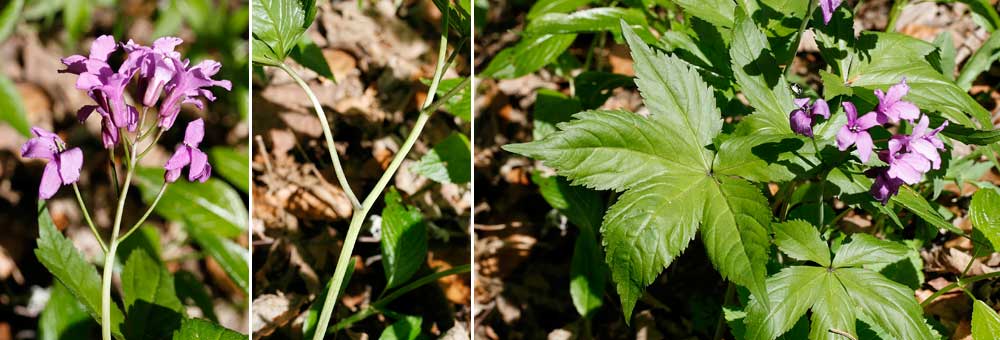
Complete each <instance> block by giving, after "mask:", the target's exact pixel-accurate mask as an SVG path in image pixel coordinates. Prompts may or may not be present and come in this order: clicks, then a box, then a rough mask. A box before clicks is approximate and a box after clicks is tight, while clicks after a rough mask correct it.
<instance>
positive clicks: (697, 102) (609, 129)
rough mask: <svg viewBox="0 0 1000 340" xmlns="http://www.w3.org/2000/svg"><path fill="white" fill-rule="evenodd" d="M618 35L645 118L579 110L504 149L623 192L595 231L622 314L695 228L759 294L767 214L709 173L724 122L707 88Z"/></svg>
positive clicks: (629, 36)
mask: <svg viewBox="0 0 1000 340" xmlns="http://www.w3.org/2000/svg"><path fill="white" fill-rule="evenodd" d="M622 33H623V35H624V36H625V39H626V41H628V43H629V45H630V47H631V49H632V55H633V59H634V60H635V63H634V67H635V70H636V74H637V75H638V78H637V79H636V85H637V86H638V87H639V90H640V92H641V93H642V96H643V98H644V103H645V104H646V106H647V107H648V108H649V110H650V112H651V114H650V116H649V117H643V116H640V115H637V114H634V113H630V112H624V111H585V112H581V113H578V114H576V115H574V118H575V119H573V120H571V121H568V122H565V123H561V124H559V125H558V129H559V131H557V132H555V133H552V134H551V135H548V136H547V137H545V138H544V139H542V140H538V141H535V142H532V143H527V144H512V145H507V146H505V147H504V148H505V149H506V150H508V151H511V152H515V153H520V154H523V155H527V156H530V157H533V158H536V159H539V160H542V161H543V162H544V163H545V164H546V165H548V166H550V167H553V168H555V169H556V171H557V173H559V174H560V175H563V176H566V177H567V178H569V179H570V180H571V181H572V182H573V183H574V184H576V185H583V186H586V187H589V188H593V189H601V190H608V189H610V190H616V191H624V193H623V194H622V195H621V197H619V199H618V201H617V202H616V203H615V204H614V205H613V206H612V207H611V208H609V210H608V211H607V214H606V215H605V217H604V223H603V224H602V227H601V233H602V234H603V238H602V240H603V243H604V247H605V251H606V262H607V263H608V265H609V267H610V269H611V273H612V278H613V280H614V281H615V283H616V286H617V288H618V293H619V295H620V297H621V301H622V306H623V311H624V312H625V315H626V318H629V317H630V315H631V312H632V309H633V307H634V306H635V302H636V301H637V300H638V298H639V297H640V296H641V294H642V290H643V289H644V288H645V287H646V286H647V285H649V284H650V283H652V281H653V280H654V279H655V278H656V276H658V275H659V273H660V272H661V271H662V270H663V268H665V267H666V266H667V265H669V264H670V262H671V261H672V260H673V259H674V258H675V257H676V256H677V255H678V254H680V252H681V251H683V250H684V249H685V248H686V247H687V244H688V242H690V240H691V239H693V238H694V235H695V233H696V232H697V231H698V230H699V226H701V233H702V239H703V240H704V243H705V245H706V250H707V251H708V254H709V258H710V259H711V260H712V263H713V265H714V266H715V267H716V268H717V269H719V271H720V272H721V273H722V275H723V277H725V278H728V279H730V280H732V281H733V282H735V283H737V284H740V285H743V286H746V287H748V288H749V289H750V291H751V292H752V293H753V294H755V295H764V294H765V293H766V290H765V288H764V280H765V277H766V270H765V268H764V264H765V263H766V262H767V258H768V255H767V252H768V247H769V240H768V236H767V234H768V229H769V223H770V216H771V215H770V211H769V209H768V207H767V200H766V199H765V198H764V196H763V194H761V193H760V191H759V189H757V188H756V187H755V186H753V185H752V184H750V183H749V182H746V181H745V180H742V179H737V178H731V177H728V176H713V174H712V164H713V157H714V155H713V153H712V151H710V150H709V149H708V148H707V147H706V146H708V145H710V144H712V139H713V138H714V137H715V136H716V135H717V134H718V133H719V131H720V130H721V127H722V120H721V113H720V112H719V110H718V109H717V108H716V107H715V99H714V96H713V92H712V90H711V88H709V87H708V85H707V84H705V82H704V81H703V80H702V79H701V77H700V76H699V75H698V73H697V72H696V71H695V70H694V69H693V68H692V67H691V66H690V65H688V64H686V63H685V62H683V61H682V60H680V59H678V58H676V57H673V56H668V55H664V54H662V53H659V52H656V51H654V50H652V49H651V48H649V47H648V46H647V45H646V44H645V43H643V42H642V40H641V39H639V37H638V36H637V35H636V34H635V33H634V32H633V31H632V29H631V28H630V27H629V26H628V25H627V24H626V23H624V22H623V23H622Z"/></svg>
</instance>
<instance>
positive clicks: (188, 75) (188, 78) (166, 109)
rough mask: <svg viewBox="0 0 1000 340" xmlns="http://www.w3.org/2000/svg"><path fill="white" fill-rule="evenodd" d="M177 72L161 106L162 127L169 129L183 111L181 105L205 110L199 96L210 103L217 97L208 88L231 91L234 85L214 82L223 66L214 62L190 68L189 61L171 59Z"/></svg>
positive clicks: (206, 61) (209, 61)
mask: <svg viewBox="0 0 1000 340" xmlns="http://www.w3.org/2000/svg"><path fill="white" fill-rule="evenodd" d="M168 60H169V61H170V62H172V63H173V65H174V69H175V70H177V72H176V73H175V74H174V77H173V79H171V80H170V82H169V83H167V85H166V86H165V90H166V92H167V97H166V98H164V99H163V102H162V103H161V104H160V123H159V124H160V127H162V128H164V129H169V128H170V127H171V126H173V125H174V120H176V119H177V114H178V113H180V111H181V104H194V105H195V106H196V107H197V108H199V109H201V108H203V103H202V102H201V101H200V100H198V99H196V98H197V97H198V96H201V97H204V98H205V99H208V100H209V101H214V100H215V95H213V94H212V92H211V91H209V90H208V89H206V87H211V86H219V87H222V88H224V89H226V90H227V91H228V90H231V89H232V84H231V83H230V82H229V81H228V80H213V79H212V76H214V75H215V74H216V73H219V69H220V68H222V64H219V63H218V62H216V61H214V60H205V61H202V62H201V63H199V64H198V65H195V66H194V67H191V68H188V67H187V64H188V61H186V60H185V61H184V62H183V63H182V62H181V61H180V60H178V59H173V58H169V59H168Z"/></svg>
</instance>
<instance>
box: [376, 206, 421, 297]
mask: <svg viewBox="0 0 1000 340" xmlns="http://www.w3.org/2000/svg"><path fill="white" fill-rule="evenodd" d="M426 256H427V226H426V224H424V216H423V215H422V214H421V213H420V210H419V209H417V208H415V207H411V206H407V205H405V204H404V203H403V198H402V197H400V195H399V192H397V191H396V189H395V188H389V191H387V192H386V193H385V208H384V209H382V263H383V264H382V268H383V269H384V270H385V278H386V281H387V282H386V284H385V289H387V290H388V289H390V288H393V287H397V286H399V285H401V284H403V283H406V281H407V280H409V279H410V278H411V277H413V274H414V273H416V272H417V270H418V269H420V266H421V265H423V263H424V258H425V257H426Z"/></svg>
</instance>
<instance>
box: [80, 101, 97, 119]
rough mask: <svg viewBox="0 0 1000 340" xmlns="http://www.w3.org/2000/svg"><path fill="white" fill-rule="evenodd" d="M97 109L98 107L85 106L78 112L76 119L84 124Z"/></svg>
mask: <svg viewBox="0 0 1000 340" xmlns="http://www.w3.org/2000/svg"><path fill="white" fill-rule="evenodd" d="M95 109H97V105H84V106H83V107H81V108H80V110H78V111H76V119H77V120H79V121H80V122H81V123H83V122H84V121H85V120H87V117H90V114H92V113H94V110H95Z"/></svg>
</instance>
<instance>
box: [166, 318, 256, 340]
mask: <svg viewBox="0 0 1000 340" xmlns="http://www.w3.org/2000/svg"><path fill="white" fill-rule="evenodd" d="M173 338H174V339H175V340H245V339H246V338H247V336H246V335H243V334H240V333H239V332H236V331H232V330H230V329H228V328H225V327H222V326H219V325H217V324H215V323H212V322H210V321H206V320H202V319H184V321H183V322H182V323H181V328H180V329H178V330H177V331H175V332H174V337H173Z"/></svg>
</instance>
